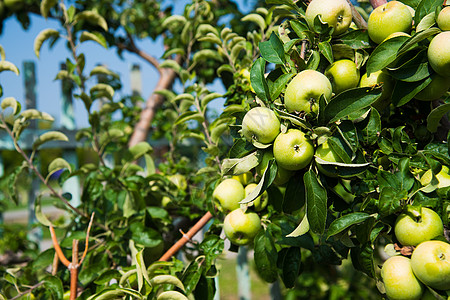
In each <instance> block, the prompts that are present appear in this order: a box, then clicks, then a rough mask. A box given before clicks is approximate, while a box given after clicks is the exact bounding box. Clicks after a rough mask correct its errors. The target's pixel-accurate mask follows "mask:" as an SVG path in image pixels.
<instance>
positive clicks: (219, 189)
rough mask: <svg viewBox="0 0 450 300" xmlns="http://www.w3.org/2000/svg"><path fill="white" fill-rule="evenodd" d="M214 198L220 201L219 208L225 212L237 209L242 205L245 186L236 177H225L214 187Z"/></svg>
mask: <svg viewBox="0 0 450 300" xmlns="http://www.w3.org/2000/svg"><path fill="white" fill-rule="evenodd" d="M213 198H214V200H215V201H217V202H219V206H218V208H219V210H221V211H224V212H226V211H232V210H235V209H236V208H239V207H240V204H239V202H240V201H241V200H242V199H244V198H245V190H244V186H243V185H242V184H241V183H240V182H239V181H237V180H236V179H233V178H228V179H225V180H224V181H222V182H221V183H219V185H218V186H216V188H215V189H214V192H213Z"/></svg>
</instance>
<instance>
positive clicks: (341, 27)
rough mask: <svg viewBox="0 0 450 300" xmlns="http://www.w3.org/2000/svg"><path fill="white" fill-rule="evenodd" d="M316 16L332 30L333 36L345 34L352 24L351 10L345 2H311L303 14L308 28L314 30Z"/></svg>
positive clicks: (337, 0) (315, 0) (327, 0)
mask: <svg viewBox="0 0 450 300" xmlns="http://www.w3.org/2000/svg"><path fill="white" fill-rule="evenodd" d="M318 15H320V16H321V19H322V21H323V22H325V23H328V25H329V26H330V27H333V28H334V31H333V35H340V34H342V33H344V32H346V31H347V29H348V28H349V27H350V24H351V23H352V9H351V8H350V5H349V4H348V2H347V1H346V0H312V1H311V2H310V3H309V5H308V7H307V8H306V13H305V18H306V21H307V22H308V25H309V27H310V28H314V19H315V18H316V16H318Z"/></svg>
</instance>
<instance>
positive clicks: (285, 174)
mask: <svg viewBox="0 0 450 300" xmlns="http://www.w3.org/2000/svg"><path fill="white" fill-rule="evenodd" d="M272 158H274V156H273V152H272V150H271V149H270V150H266V151H264V153H263V155H262V158H261V161H260V162H259V164H258V165H257V166H256V168H255V169H256V173H258V175H259V176H262V175H263V174H264V172H265V171H266V169H267V165H268V164H269V161H270V160H271V159H272ZM292 175H294V172H292V171H290V170H286V169H285V168H282V167H281V166H279V165H277V175H276V176H275V179H274V180H273V183H274V184H276V185H278V186H281V185H283V184H285V183H287V182H288V181H289V178H291V177H292Z"/></svg>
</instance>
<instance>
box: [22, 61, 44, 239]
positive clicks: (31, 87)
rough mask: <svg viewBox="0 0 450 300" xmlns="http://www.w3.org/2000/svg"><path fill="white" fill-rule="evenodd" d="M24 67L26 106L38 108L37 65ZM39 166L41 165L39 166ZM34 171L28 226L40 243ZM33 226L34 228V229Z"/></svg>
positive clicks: (32, 125)
mask: <svg viewBox="0 0 450 300" xmlns="http://www.w3.org/2000/svg"><path fill="white" fill-rule="evenodd" d="M23 69H24V86H25V106H26V108H27V109H32V108H34V109H35V108H36V107H37V105H36V99H37V96H36V66H35V63H34V62H33V61H24V63H23ZM28 128H30V129H31V130H34V131H35V132H36V130H37V123H36V121H31V123H30V126H29V127H28ZM37 167H38V168H39V166H37ZM33 175H34V174H32V171H30V177H31V178H33V179H32V182H31V187H30V190H29V191H28V227H29V229H30V230H29V231H28V232H29V233H28V238H29V240H31V241H33V242H35V243H36V244H38V245H39V242H40V241H41V239H42V228H40V227H35V228H33V227H34V224H36V222H37V221H36V216H35V214H34V204H35V201H36V197H37V195H38V194H39V188H40V182H39V179H38V178H37V177H35V176H33ZM32 228H33V229H32Z"/></svg>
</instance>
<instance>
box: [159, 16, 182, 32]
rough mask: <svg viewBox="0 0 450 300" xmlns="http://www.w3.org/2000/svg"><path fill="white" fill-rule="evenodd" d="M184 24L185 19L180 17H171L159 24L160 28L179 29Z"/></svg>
mask: <svg viewBox="0 0 450 300" xmlns="http://www.w3.org/2000/svg"><path fill="white" fill-rule="evenodd" d="M185 23H186V18H185V17H183V16H180V15H171V16H169V17H167V18H166V19H165V20H164V21H163V23H162V24H161V27H162V28H168V29H171V28H180V27H181V26H183V25H184V24H185Z"/></svg>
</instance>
